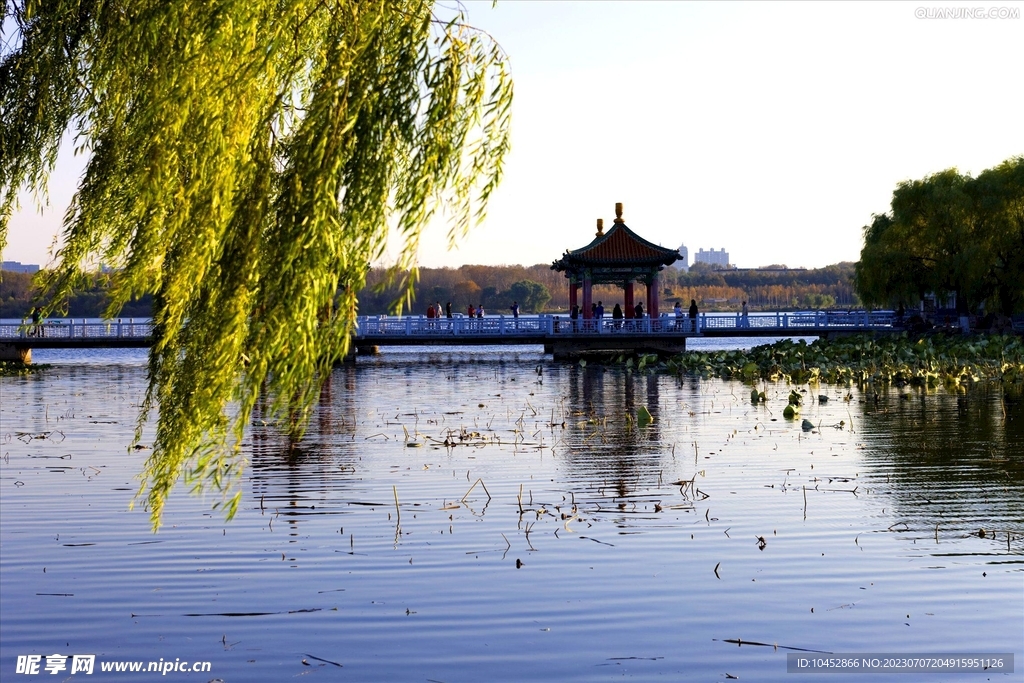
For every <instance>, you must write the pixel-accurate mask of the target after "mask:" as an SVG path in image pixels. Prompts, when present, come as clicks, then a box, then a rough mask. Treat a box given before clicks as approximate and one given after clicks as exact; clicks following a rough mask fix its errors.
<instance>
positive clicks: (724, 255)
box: [693, 247, 729, 268]
mask: <svg viewBox="0 0 1024 683" xmlns="http://www.w3.org/2000/svg"><path fill="white" fill-rule="evenodd" d="M693 262H694V263H695V264H697V263H707V264H708V265H711V266H718V267H719V268H728V267H729V252H727V251H726V250H725V247H722V249H721V250H720V251H715V250H714V249H712V250H711V251H704V250H703V249H700V250H698V251H697V253H696V254H694V255H693Z"/></svg>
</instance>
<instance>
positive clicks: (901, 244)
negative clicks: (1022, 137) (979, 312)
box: [856, 157, 1024, 314]
mask: <svg viewBox="0 0 1024 683" xmlns="http://www.w3.org/2000/svg"><path fill="white" fill-rule="evenodd" d="M856 279H857V290H858V293H859V295H860V297H861V299H862V300H863V301H864V302H865V303H867V304H869V305H883V306H888V305H896V304H899V303H903V304H909V303H914V302H915V301H917V300H919V299H920V298H922V297H923V296H924V295H925V293H927V292H934V293H936V294H938V295H947V294H955V295H956V299H957V306H958V308H959V309H960V310H961V311H963V312H967V311H973V310H976V309H977V308H978V307H979V306H980V305H982V304H985V305H986V306H988V307H989V310H1000V311H1002V312H1003V313H1005V314H1011V313H1013V312H1015V311H1017V310H1020V307H1021V304H1022V303H1024V291H1022V288H1024V285H1022V281H1024V157H1015V158H1012V159H1009V160H1008V161H1006V162H1004V163H1003V164H1001V165H1000V166H999V167H997V168H995V169H990V170H988V171H985V172H983V173H982V174H981V175H980V176H978V178H971V177H970V176H965V175H961V174H960V173H958V172H957V171H956V169H949V170H946V171H942V172H940V173H936V174H934V175H931V176H929V177H927V178H924V179H923V180H914V181H907V182H904V183H900V185H899V186H898V187H897V188H896V190H895V191H894V192H893V198H892V204H891V210H890V212H889V213H888V214H882V215H877V216H875V217H874V220H873V221H872V223H871V225H870V226H867V227H865V228H864V247H863V249H862V251H861V260H860V261H859V262H858V263H857V265H856Z"/></svg>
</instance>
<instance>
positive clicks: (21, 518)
mask: <svg viewBox="0 0 1024 683" xmlns="http://www.w3.org/2000/svg"><path fill="white" fill-rule="evenodd" d="M35 360H36V362H39V363H44V362H52V363H54V366H53V367H52V368H50V369H49V370H46V371H44V372H40V373H37V374H34V375H30V376H25V377H7V378H0V419H2V428H0V435H2V437H3V445H2V451H0V455H2V458H0V551H2V552H0V576H2V581H0V679H2V680H5V681H6V680H18V679H19V678H20V677H18V676H16V675H14V674H15V671H16V666H17V659H18V656H19V655H32V654H35V655H43V656H44V657H45V655H51V654H55V653H56V654H63V655H74V654H94V655H96V660H95V662H96V664H95V667H96V668H95V673H94V674H93V675H92V677H90V678H88V679H86V680H100V681H102V680H146V679H151V678H153V677H154V676H157V675H158V674H156V673H149V674H138V675H136V677H135V678H132V677H131V676H130V675H129V674H125V673H120V674H118V673H103V672H102V671H100V666H101V663H104V662H107V663H109V662H117V661H125V662H128V661H140V662H144V663H147V664H148V662H150V661H157V662H159V660H163V662H174V661H175V660H180V661H185V662H189V663H192V662H195V661H200V662H209V663H210V668H209V671H208V672H206V673H182V672H176V671H172V672H170V673H168V674H167V675H166V678H167V679H168V680H172V679H176V678H177V679H186V678H187V679H188V680H198V681H204V682H205V681H209V680H215V679H220V680H223V681H228V682H232V683H233V682H242V681H246V682H248V681H275V682H276V681H283V680H290V679H292V678H295V677H298V676H303V675H308V676H312V677H313V679H314V680H324V681H328V680H329V681H442V682H445V683H456V682H461V681H484V680H486V681H524V680H543V681H603V680H621V679H623V678H625V679H630V680H638V681H647V680H665V681H679V680H700V681H725V680H730V677H738V678H739V680H741V681H742V680H756V681H782V680H792V679H793V674H787V673H786V668H787V653H797V652H801V653H804V654H810V653H808V652H807V651H813V653H903V654H919V653H989V654H995V653H1010V654H1013V655H1014V660H1015V663H1014V667H1015V668H1014V673H993V672H991V671H990V672H986V673H984V674H937V675H922V674H919V675H916V676H913V675H912V676H909V677H907V678H906V680H929V681H935V680H940V681H941V680H972V681H973V680H982V678H981V677H982V676H983V677H984V680H1015V681H1020V680H1024V674H1022V673H1021V671H1022V667H1024V400H1022V399H1021V398H1020V397H1019V396H1018V397H1015V396H1013V395H1008V396H1004V395H1003V394H1002V393H1001V391H999V390H994V391H993V390H979V391H975V392H972V393H969V394H967V395H961V396H957V395H952V394H947V393H945V392H943V391H939V392H937V393H936V392H932V393H929V394H924V393H922V392H919V391H916V390H907V389H904V390H903V393H904V394H905V396H901V395H900V392H899V391H897V390H895V389H894V390H892V391H883V392H880V394H879V395H878V396H875V395H874V393H871V394H865V393H862V392H860V391H858V390H856V389H853V390H852V391H850V390H847V389H843V388H836V387H821V388H817V387H814V388H812V390H811V391H810V392H808V393H807V394H806V395H805V396H806V405H805V407H804V415H803V416H802V417H805V418H807V419H809V420H810V421H811V422H813V423H814V425H815V426H816V428H815V429H814V430H813V431H804V430H802V429H801V426H800V421H795V422H794V421H788V420H785V419H783V417H782V409H783V407H784V406H785V404H786V397H787V396H788V393H789V391H790V388H791V387H789V386H786V385H768V387H767V393H768V395H769V402H768V405H767V406H759V407H755V406H753V405H751V404H750V402H749V393H750V388H749V387H748V386H745V385H743V384H741V383H737V382H724V381H719V380H711V381H706V380H705V381H702V380H698V379H683V380H679V379H677V378H673V377H668V376H656V375H645V374H637V373H627V372H625V371H624V370H622V369H620V368H601V367H597V366H594V365H590V366H587V367H580V366H579V365H570V364H561V363H554V362H552V361H551V360H549V359H547V358H545V357H544V356H543V355H541V354H540V353H539V351H538V350H536V349H533V348H514V349H506V350H500V351H485V350H474V351H465V350H458V351H453V350H440V349H438V350H434V351H409V350H405V351H402V350H394V351H390V350H389V352H388V353H385V354H384V355H382V356H379V357H375V358H369V359H366V358H361V359H360V361H359V363H357V364H356V365H354V366H348V367H342V368H339V369H337V370H336V371H335V372H334V374H333V376H332V377H331V380H330V382H329V384H328V385H327V386H326V387H325V390H324V392H323V395H322V399H321V402H320V404H319V406H318V408H317V411H316V413H315V415H314V418H313V420H312V423H311V425H310V429H309V432H308V434H307V437H306V438H305V439H304V440H303V441H302V442H301V443H300V444H299V445H298V446H297V447H295V448H289V447H288V444H287V442H286V440H285V439H283V438H282V437H280V436H279V435H278V434H277V433H276V432H275V430H274V429H273V427H272V426H270V425H266V424H264V423H263V421H262V420H261V419H260V418H259V416H257V417H256V419H255V420H254V426H253V427H252V429H251V433H250V435H249V437H248V438H247V440H246V444H245V453H246V456H247V457H248V458H249V460H250V464H249V467H248V468H247V470H246V475H245V477H244V479H243V480H242V482H241V487H242V490H243V492H244V500H243V503H242V505H241V508H240V510H239V513H238V515H237V517H236V518H235V519H234V520H233V521H231V522H225V521H224V520H223V518H222V516H221V514H220V513H219V512H216V511H211V510H210V506H211V505H212V504H213V503H214V502H215V501H216V500H217V499H216V498H213V497H206V498H205V499H204V498H201V497H195V496H190V495H189V494H188V492H187V491H186V490H185V488H184V487H183V486H180V487H179V489H178V490H176V491H175V492H174V494H173V495H172V497H171V500H170V503H169V504H168V506H167V511H166V514H165V517H164V525H163V527H162V528H161V529H160V531H159V532H158V533H156V534H153V533H152V531H151V529H150V526H149V519H148V516H147V514H146V513H145V512H144V511H143V510H141V509H136V510H134V511H132V510H129V503H130V501H131V500H132V496H133V493H134V492H135V489H136V487H137V481H136V479H135V476H136V475H137V474H138V472H139V471H140V470H141V468H142V466H143V463H144V461H145V458H146V456H147V451H146V450H140V451H129V450H128V445H129V444H130V443H131V439H132V433H133V429H134V422H135V417H136V413H137V409H138V404H139V402H140V400H141V398H142V395H143V393H144V391H145V386H146V368H145V356H144V352H139V351H132V350H125V351H102V352H97V351H89V352H79V353H77V354H72V353H68V352H56V351H44V350H40V351H36V352H35ZM805 388H806V387H805ZM819 393H820V394H823V395H826V396H828V397H829V400H828V401H827V402H826V403H819V401H818V399H817V395H818V394H819ZM641 406H643V407H646V408H647V409H648V410H649V411H650V413H651V414H652V415H653V417H654V421H653V423H651V424H647V425H642V424H640V423H639V422H638V421H637V419H636V417H637V411H638V409H639V408H640V407H641ZM40 437H42V438H40ZM446 439H447V440H448V444H447V445H446V444H445V440H446ZM143 442H144V443H146V440H145V439H144V440H143ZM411 443H415V444H417V445H416V446H410V444H411ZM683 481H686V482H687V483H686V484H680V483H679V482H683ZM691 482H692V483H691ZM396 496H397V508H396ZM399 510H400V519H399ZM728 641H733V642H728ZM735 641H740V642H741V643H742V644H737V642H735ZM755 643H762V644H764V645H758V644H755ZM45 664H46V660H45V658H44V659H43V660H42V664H41V666H45ZM68 669H69V670H68V671H62V672H60V673H61V678H60V679H59V680H75V679H76V678H78V677H79V676H84V674H74V675H70V660H68ZM43 673H44V674H45V671H43ZM840 678H841V679H842V680H844V681H847V680H865V681H881V680H889V679H891V676H886V675H884V674H883V675H881V676H879V675H876V674H847V675H845V676H841V677H840ZM27 680H31V679H27ZM55 680H57V679H55ZM797 680H817V677H815V676H811V677H806V678H800V677H799V676H798V677H797ZM901 680H902V678H901Z"/></svg>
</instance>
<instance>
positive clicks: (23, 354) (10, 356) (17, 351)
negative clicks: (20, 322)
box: [0, 343, 32, 365]
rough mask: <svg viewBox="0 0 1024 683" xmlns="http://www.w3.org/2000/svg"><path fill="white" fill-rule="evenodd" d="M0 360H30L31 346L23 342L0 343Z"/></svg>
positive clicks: (23, 361) (26, 362)
mask: <svg viewBox="0 0 1024 683" xmlns="http://www.w3.org/2000/svg"><path fill="white" fill-rule="evenodd" d="M0 361H7V362H12V361H13V362H15V363H25V364H26V365H27V364H29V363H31V362H32V347H30V346H27V345H25V344H3V343H0Z"/></svg>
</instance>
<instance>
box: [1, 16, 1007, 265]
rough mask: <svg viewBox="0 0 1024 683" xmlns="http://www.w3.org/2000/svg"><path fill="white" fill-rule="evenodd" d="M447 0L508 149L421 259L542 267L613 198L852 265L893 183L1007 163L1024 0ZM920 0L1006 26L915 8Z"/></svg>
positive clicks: (20, 223) (651, 228)
mask: <svg viewBox="0 0 1024 683" xmlns="http://www.w3.org/2000/svg"><path fill="white" fill-rule="evenodd" d="M467 5H468V8H469V16H468V19H469V22H470V23H471V24H473V25H475V26H478V27H480V28H483V29H485V30H487V31H488V32H489V33H491V34H492V35H493V36H494V37H495V38H497V39H498V41H499V42H500V43H501V45H502V46H503V47H504V49H505V51H506V52H507V53H508V55H509V56H510V59H511V68H512V74H513V78H514V80H515V103H514V105H513V150H512V153H511V155H510V157H509V159H508V164H507V167H506V173H505V180H504V182H503V184H502V185H501V187H500V188H499V189H498V191H497V192H496V193H495V195H494V197H493V199H492V202H491V205H490V209H489V212H488V218H487V221H486V222H485V223H484V224H483V225H482V226H480V227H478V228H476V229H475V230H474V231H473V232H472V233H471V234H470V235H469V237H468V238H467V239H465V240H464V241H463V242H462V243H461V244H460V246H459V248H458V249H457V250H456V251H451V252H449V251H448V250H447V248H446V247H447V240H446V236H445V234H446V230H445V228H444V226H441V225H436V226H431V227H430V228H428V229H427V231H426V233H425V235H424V238H423V245H422V248H421V251H420V265H421V266H426V267H438V266H446V265H447V266H453V267H455V266H459V265H462V264H466V263H474V264H494V265H498V264H525V265H531V264H535V263H549V262H551V261H553V260H555V259H556V258H558V257H559V256H560V255H561V253H562V252H563V251H564V250H565V249H567V248H572V249H574V248H577V247H581V246H583V245H585V244H587V243H588V242H589V241H590V240H591V239H592V238H593V236H594V221H595V219H596V218H598V217H602V218H604V219H605V222H606V225H610V222H611V219H612V218H613V217H614V204H615V202H623V203H624V204H625V212H624V217H625V219H626V223H627V225H629V227H630V228H632V229H633V230H634V231H636V232H637V233H639V234H640V235H642V236H643V237H645V238H647V239H649V240H651V241H652V242H655V243H659V244H662V245H663V246H666V247H678V246H679V245H680V244H682V243H685V244H686V246H687V247H688V248H689V249H690V254H691V257H690V261H691V263H692V260H693V256H692V255H693V254H694V253H695V252H696V251H697V249H699V248H704V249H709V248H712V247H714V248H716V249H721V248H723V247H724V248H725V249H726V250H727V251H728V252H729V254H730V256H731V261H732V262H733V263H734V264H736V265H738V266H740V267H756V266H760V265H767V264H772V263H785V264H788V265H790V266H805V267H819V266H824V265H827V264H830V263H835V262H838V261H855V260H857V259H858V258H859V253H860V248H861V244H862V240H861V228H862V226H864V225H865V224H867V223H869V222H870V221H871V215H872V214H873V213H882V212H885V211H887V210H888V208H889V201H890V199H891V196H892V191H893V189H894V188H895V187H896V184H897V183H898V182H900V181H903V180H909V179H918V178H922V177H924V176H926V175H929V174H931V173H935V172H938V171H941V170H943V169H946V168H950V167H956V168H958V169H959V170H960V171H961V172H964V173H971V174H975V175H976V174H977V173H979V172H981V171H983V170H984V169H986V168H991V167H992V166H995V165H997V164H999V163H1000V162H1002V161H1004V160H1005V159H1008V158H1010V157H1011V156H1015V155H1020V154H1024V130H1022V123H1021V122H1022V121H1024V95H1022V94H1021V92H1022V91H1021V87H1020V82H1021V65H1022V64H1024V19H1022V18H1021V14H1024V3H1019V2H1007V1H1006V0H994V1H993V2H988V3H971V2H959V1H958V2H956V3H952V4H950V3H946V4H941V3H938V2H934V1H933V2H930V3H923V2H920V1H916V2H852V3H840V2H833V3H808V2H796V3H773V2H751V3H700V2H650V3H644V2H636V1H631V2H550V1H546V2H525V1H517V0H505V1H503V2H499V4H498V6H497V7H496V8H492V7H491V3H490V2H489V1H488V2H469V3H467ZM936 7H957V8H983V9H984V10H986V11H989V10H992V9H993V8H995V9H996V12H997V13H998V8H1008V9H1009V10H1010V11H1011V12H1016V13H1017V17H1016V18H1003V19H1000V18H959V19H956V18H947V19H942V18H917V16H916V15H918V14H921V13H923V10H922V9H919V8H925V9H926V10H928V11H929V12H931V11H932V10H933V8H936ZM1004 14H1005V12H1004ZM83 166H84V162H83V160H82V159H76V158H74V157H73V156H72V155H71V153H70V151H69V150H68V151H66V153H65V154H64V155H63V156H62V158H61V161H60V168H59V170H58V172H57V174H56V175H55V176H54V178H53V180H52V182H51V187H50V195H51V201H50V208H49V209H48V210H47V211H46V212H45V213H44V214H43V215H42V216H40V215H39V214H38V212H37V211H36V210H35V209H34V207H33V206H32V205H31V202H26V204H25V206H24V207H23V210H22V211H21V212H20V213H18V214H17V215H15V217H14V218H13V219H12V222H11V229H10V235H9V241H10V244H9V245H8V247H7V249H6V250H5V251H4V254H3V259H4V260H16V261H21V262H23V263H38V264H41V265H42V264H45V263H47V262H48V261H49V260H50V257H49V256H48V253H49V247H50V245H51V243H52V242H53V240H54V237H55V236H56V234H57V233H58V232H59V230H60V221H61V217H62V215H63V212H64V209H65V208H66V206H67V203H68V201H69V200H70V197H71V194H72V192H73V191H74V185H75V183H76V182H77V177H78V174H80V172H81V169H82V167H83Z"/></svg>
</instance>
